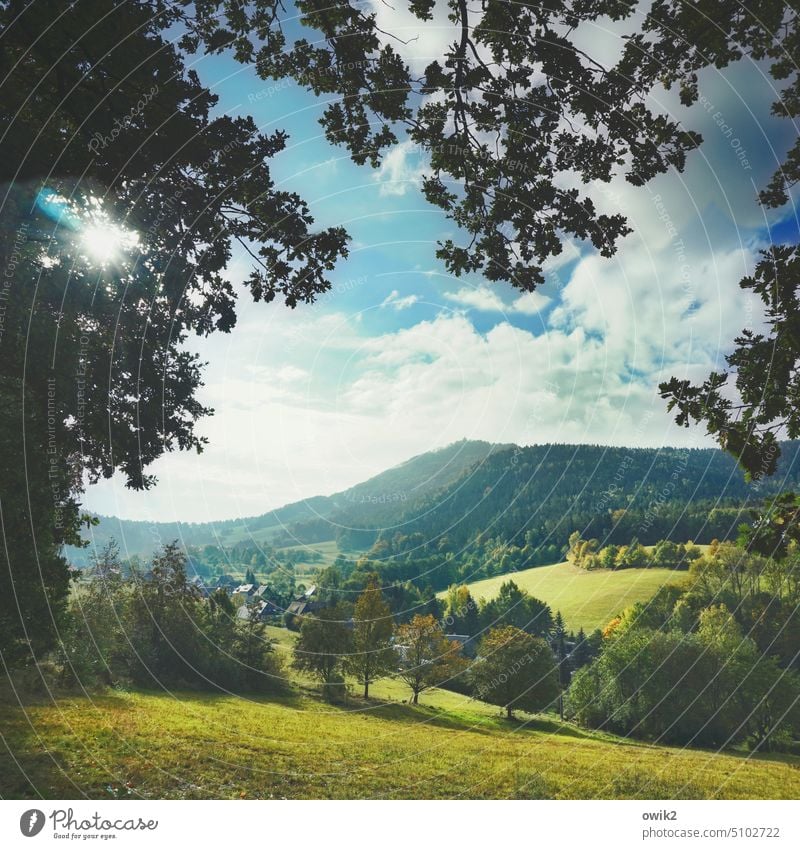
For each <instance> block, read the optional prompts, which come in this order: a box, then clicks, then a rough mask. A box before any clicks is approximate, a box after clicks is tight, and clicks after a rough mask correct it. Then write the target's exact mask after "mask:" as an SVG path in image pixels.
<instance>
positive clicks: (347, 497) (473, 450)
mask: <svg viewBox="0 0 800 849" xmlns="http://www.w3.org/2000/svg"><path fill="white" fill-rule="evenodd" d="M513 447H514V446H512V445H497V444H492V443H489V442H481V441H477V440H472V441H468V440H461V441H460V442H455V443H453V444H452V445H449V446H447V447H446V448H441V449H438V450H435V451H429V452H426V453H425V454H420V455H418V456H416V457H412V458H411V459H410V460H406V461H405V462H403V463H401V464H400V465H398V466H394V467H393V468H391V469H387V470H386V471H385V472H381V473H380V474H379V475H376V476H375V477H373V478H370V479H369V480H367V481H364V482H363V483H359V484H356V485H355V486H354V487H351V488H350V489H347V490H344V491H343V492H339V493H336V494H334V495H331V496H315V497H313V498H308V499H305V500H303V501H298V502H295V503H293V504H287V505H286V506H284V507H280V508H278V509H276V510H271V511H269V512H268V513H263V514H261V515H259V516H251V517H247V518H242V519H230V520H223V521H219V522H199V523H198V522H148V521H132V520H128V519H119V518H117V517H114V516H97V518H98V519H99V520H100V524H99V525H97V526H96V527H93V528H91V529H89V530H88V531H86V532H84V538H86V539H88V540H90V543H91V545H90V547H89V548H88V549H77V548H69V549H68V553H69V557H70V559H71V560H72V562H73V563H75V564H77V565H83V564H85V563H86V562H88V557H89V553H90V552H91V550H92V549H93V548H95V547H97V548H100V547H102V546H103V545H105V544H106V543H107V542H108V540H109V539H111V538H112V537H113V538H114V539H116V540H117V541H118V542H119V543H120V544H121V546H122V548H123V553H124V554H125V555H133V554H138V555H140V556H147V555H149V554H150V553H151V552H152V551H153V550H154V549H156V548H158V547H159V546H160V545H162V544H163V543H165V542H171V541H172V540H174V539H178V540H181V541H182V542H183V544H184V545H186V546H204V545H232V544H235V543H240V542H246V541H254V542H269V543H270V544H275V545H292V544H295V543H297V542H324V541H326V540H330V539H334V538H335V536H336V533H337V530H338V529H340V528H341V526H342V525H344V526H346V527H350V526H351V525H352V526H353V527H354V528H356V529H360V528H364V527H367V528H373V527H379V526H383V525H384V524H386V523H389V522H391V521H392V517H393V516H395V515H397V514H398V512H401V511H402V510H404V509H405V508H407V507H408V506H409V505H411V504H414V503H417V502H421V501H423V500H425V499H426V498H427V497H428V496H430V495H431V494H432V493H435V492H437V491H439V490H441V489H445V488H447V487H448V486H450V485H451V484H453V483H454V482H455V481H457V480H459V479H461V478H463V476H464V473H465V472H466V471H467V470H469V469H473V468H476V467H480V465H481V463H483V462H484V461H485V460H486V459H487V458H488V457H489V456H491V455H492V454H494V453H495V452H498V451H505V450H508V449H511V448H513ZM368 536H369V537H372V536H374V534H372V533H371V532H370V534H369V535H368Z"/></svg>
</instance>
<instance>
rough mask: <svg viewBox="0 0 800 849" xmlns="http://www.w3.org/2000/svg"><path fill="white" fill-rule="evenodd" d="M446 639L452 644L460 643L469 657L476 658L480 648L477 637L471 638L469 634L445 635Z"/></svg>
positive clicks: (462, 649)
mask: <svg viewBox="0 0 800 849" xmlns="http://www.w3.org/2000/svg"><path fill="white" fill-rule="evenodd" d="M445 637H446V638H447V639H448V640H450V642H453V643H458V644H459V645H460V646H461V651H462V652H463V653H464V655H466V656H467V657H475V655H476V654H477V651H478V646H477V641H476V639H475V637H470V636H469V635H468V634H445Z"/></svg>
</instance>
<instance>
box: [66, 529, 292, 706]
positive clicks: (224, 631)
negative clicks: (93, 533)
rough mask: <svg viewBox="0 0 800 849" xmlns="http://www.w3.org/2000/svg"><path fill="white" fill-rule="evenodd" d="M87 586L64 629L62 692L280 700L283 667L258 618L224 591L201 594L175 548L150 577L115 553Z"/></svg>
mask: <svg viewBox="0 0 800 849" xmlns="http://www.w3.org/2000/svg"><path fill="white" fill-rule="evenodd" d="M90 574H91V580H89V581H86V582H83V583H81V584H79V585H78V586H77V587H76V588H75V591H74V592H73V595H72V599H71V602H70V604H69V608H68V610H67V612H66V616H65V618H64V621H63V623H62V627H61V628H60V629H59V633H60V639H59V656H60V657H59V661H60V663H59V666H60V676H61V679H62V683H66V684H69V683H79V684H80V685H81V686H83V687H86V686H92V684H93V683H94V684H116V683H118V682H127V683H130V684H133V685H135V686H141V687H153V686H159V687H161V686H168V687H196V688H202V689H220V690H233V691H257V692H275V691H277V690H279V689H280V688H281V687H282V686H283V685H284V682H283V678H282V675H281V671H282V664H281V661H280V657H279V656H278V655H277V654H276V653H275V651H274V646H273V643H272V641H271V640H270V639H269V638H268V637H267V636H266V631H265V626H264V625H263V624H262V623H261V622H259V621H258V619H257V617H255V616H253V617H249V618H248V619H243V618H240V617H238V616H237V615H236V609H235V608H234V605H233V602H232V601H231V599H230V597H229V596H228V595H227V594H226V593H225V592H224V591H222V590H218V591H216V592H214V593H213V594H211V595H210V596H205V595H204V594H202V593H200V592H199V591H198V589H197V587H196V586H195V585H194V584H193V583H192V582H191V581H190V580H189V577H188V574H187V570H186V554H185V553H184V552H183V551H182V550H181V549H180V547H179V546H178V545H177V544H176V543H168V544H167V545H165V546H164V547H163V549H162V550H161V551H160V552H158V553H157V554H156V555H155V556H154V557H153V559H152V561H151V562H150V563H149V564H148V566H147V568H146V569H140V568H139V567H138V566H137V565H136V564H134V565H133V566H131V564H130V563H127V564H125V563H123V562H122V561H121V560H120V558H119V553H118V549H117V548H116V546H115V545H114V544H113V542H112V543H109V544H108V545H107V546H106V547H105V548H104V549H103V551H102V552H100V553H98V554H97V555H96V556H95V557H94V560H93V565H92V567H91V570H90Z"/></svg>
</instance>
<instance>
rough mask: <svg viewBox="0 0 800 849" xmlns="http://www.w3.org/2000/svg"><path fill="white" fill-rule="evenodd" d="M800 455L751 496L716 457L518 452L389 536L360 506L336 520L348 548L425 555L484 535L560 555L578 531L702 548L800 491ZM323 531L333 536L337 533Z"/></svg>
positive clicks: (399, 515) (413, 510)
mask: <svg viewBox="0 0 800 849" xmlns="http://www.w3.org/2000/svg"><path fill="white" fill-rule="evenodd" d="M797 451H798V446H797V444H796V443H795V442H788V443H782V454H781V459H780V469H779V473H778V474H776V475H775V477H774V479H766V480H765V481H763V482H761V483H760V484H759V487H758V488H754V487H753V486H752V485H750V484H748V483H747V482H746V481H745V479H744V475H743V473H742V472H741V470H739V469H738V468H737V466H736V462H735V460H734V459H733V458H732V457H730V456H728V455H727V454H725V453H724V452H722V451H719V450H717V449H677V448H663V449H658V450H655V449H646V448H613V447H605V446H594V445H538V446H531V447H527V448H520V447H512V448H509V449H506V450H503V451H497V452H494V453H492V454H490V455H489V456H488V457H486V458H485V459H484V460H483V461H482V462H480V463H479V464H477V465H475V466H474V467H472V468H470V469H467V470H466V471H464V472H463V473H462V474H461V476H460V477H459V478H458V479H457V480H455V481H453V482H452V483H450V484H449V485H447V486H444V487H440V488H439V489H437V490H435V491H433V492H428V493H426V494H425V496H424V497H422V498H415V499H410V500H409V501H407V502H405V503H402V502H401V503H399V504H397V505H395V509H394V510H393V513H392V521H391V522H387V523H386V524H385V525H384V526H383V527H381V526H380V525H378V524H377V523H373V522H372V521H371V520H370V519H371V517H367V516H366V515H364V516H362V515H361V514H360V513H359V510H358V508H357V507H356V506H348V507H347V508H346V509H341V510H340V511H339V512H337V513H334V514H333V516H332V518H333V519H335V520H336V522H338V524H339V525H340V526H341V531H339V532H337V534H338V536H337V539H339V540H340V546H341V547H343V548H345V547H347V546H349V545H356V547H358V546H361V547H362V548H363V549H367V548H369V547H370V546H371V545H372V544H374V543H375V542H376V541H386V542H387V543H389V544H390V545H393V542H392V540H393V538H394V536H395V531H394V530H391V531H387V530H384V528H385V527H386V525H391V527H392V528H396V527H398V526H402V527H403V529H404V534H405V535H407V536H414V535H416V534H419V535H421V538H422V539H423V540H424V541H425V543H426V545H428V546H429V547H438V546H439V545H440V543H441V541H442V539H443V538H444V536H445V535H446V537H447V541H448V550H449V551H452V552H455V553H458V552H460V551H462V550H464V548H465V547H466V546H468V545H469V544H470V543H471V542H472V541H473V540H474V538H475V535H476V529H478V528H481V529H487V528H488V529H491V535H492V536H493V537H499V538H501V539H503V540H504V541H505V542H506V543H508V544H512V545H515V546H518V547H520V548H522V547H523V546H524V545H528V546H533V547H534V548H535V547H541V546H548V545H556V546H557V547H559V548H563V547H564V546H565V545H566V544H567V539H568V536H569V534H570V533H571V532H572V531H573V530H575V529H576V528H577V529H580V530H581V533H582V535H583V536H584V537H585V538H593V537H596V538H598V539H601V540H603V541H604V542H605V543H615V544H617V545H621V544H625V543H627V542H628V541H629V540H630V539H631V538H632V537H633V536H638V537H639V539H640V541H641V542H642V543H643V544H645V545H652V544H654V543H656V542H657V541H658V540H660V539H671V540H673V541H676V542H677V541H682V540H687V539H692V540H694V541H695V542H697V543H701V544H706V543H710V542H711V540H712V539H715V538H716V539H728V538H733V537H735V535H736V530H737V527H738V525H739V524H740V523H741V522H742V521H744V520H745V519H747V518H749V515H748V513H747V507H748V506H754V505H755V504H756V503H757V502H760V501H761V500H762V499H763V498H765V497H767V496H769V495H770V494H773V493H775V492H777V491H779V490H780V489H781V488H791V487H792V486H793V485H794V486H800V464H797V463H796V462H795V458H796V456H797ZM326 524H328V525H329V527H331V535H333V533H334V530H333V525H332V524H331V523H330V522H329V521H328V520H326ZM334 525H335V523H334ZM353 529H355V530H353ZM319 530H320V529H318V531H319ZM370 535H371V538H370Z"/></svg>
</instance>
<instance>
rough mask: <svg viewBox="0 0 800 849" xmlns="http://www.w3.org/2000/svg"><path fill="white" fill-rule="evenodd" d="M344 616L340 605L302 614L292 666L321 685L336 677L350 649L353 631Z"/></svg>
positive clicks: (332, 680) (330, 681)
mask: <svg viewBox="0 0 800 849" xmlns="http://www.w3.org/2000/svg"><path fill="white" fill-rule="evenodd" d="M347 618H348V617H347V615H346V614H345V612H344V611H343V610H342V609H341V608H340V607H329V608H326V609H325V610H320V611H319V612H318V613H317V614H316V616H307V617H305V618H304V619H303V626H302V628H301V629H300V638H299V639H298V641H297V642H296V643H295V646H294V660H293V662H292V665H293V666H294V668H295V669H299V670H301V671H303V672H307V673H309V674H310V675H313V676H314V677H315V678H317V679H319V680H320V681H321V682H322V684H323V685H326V684H330V683H332V682H335V681H336V680H337V679H339V677H340V673H341V669H342V664H343V663H344V661H345V658H346V656H347V654H348V653H349V652H350V651H351V643H352V634H351V633H350V629H349V628H348V626H347Z"/></svg>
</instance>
